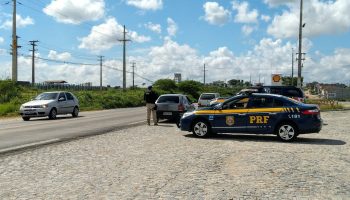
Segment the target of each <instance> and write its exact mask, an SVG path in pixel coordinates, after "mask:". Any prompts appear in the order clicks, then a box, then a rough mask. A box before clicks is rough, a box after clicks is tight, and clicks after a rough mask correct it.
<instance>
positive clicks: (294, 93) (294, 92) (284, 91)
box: [239, 86, 305, 102]
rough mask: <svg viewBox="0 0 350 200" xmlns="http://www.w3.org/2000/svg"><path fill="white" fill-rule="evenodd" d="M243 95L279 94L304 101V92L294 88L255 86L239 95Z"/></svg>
mask: <svg viewBox="0 0 350 200" xmlns="http://www.w3.org/2000/svg"><path fill="white" fill-rule="evenodd" d="M244 93H269V94H279V95H283V96H286V97H290V98H292V99H295V100H298V101H300V102H304V101H305V95H304V92H303V91H302V90H301V89H300V88H297V87H295V86H255V87H250V88H248V89H243V90H241V91H240V92H239V94H244Z"/></svg>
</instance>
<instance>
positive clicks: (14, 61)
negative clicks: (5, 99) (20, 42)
mask: <svg viewBox="0 0 350 200" xmlns="http://www.w3.org/2000/svg"><path fill="white" fill-rule="evenodd" d="M12 2H13V13H12V81H13V82H17V77H18V74H17V72H18V70H17V69H18V68H17V48H18V47H17V33H16V4H17V2H16V0H12Z"/></svg>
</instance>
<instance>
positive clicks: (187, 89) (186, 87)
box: [178, 80, 203, 99]
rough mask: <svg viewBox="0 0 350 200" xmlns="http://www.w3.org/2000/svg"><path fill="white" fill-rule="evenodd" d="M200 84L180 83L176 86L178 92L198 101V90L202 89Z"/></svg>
mask: <svg viewBox="0 0 350 200" xmlns="http://www.w3.org/2000/svg"><path fill="white" fill-rule="evenodd" d="M202 85H203V84H202V83H200V82H198V81H191V80H190V81H182V82H180V83H179V84H178V87H179V90H181V91H182V92H184V93H185V94H188V95H191V96H192V97H193V98H195V99H198V98H199V95H200V90H201V88H202Z"/></svg>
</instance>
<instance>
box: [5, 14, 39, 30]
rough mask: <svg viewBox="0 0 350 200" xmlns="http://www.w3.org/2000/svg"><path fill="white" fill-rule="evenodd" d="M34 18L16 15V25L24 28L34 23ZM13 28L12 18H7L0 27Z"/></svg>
mask: <svg viewBox="0 0 350 200" xmlns="http://www.w3.org/2000/svg"><path fill="white" fill-rule="evenodd" d="M33 24H34V20H33V19H32V18H31V17H29V16H27V17H25V18H22V16H21V15H19V14H17V15H16V26H17V28H24V27H26V26H28V25H33ZM11 28H12V19H8V20H6V21H5V22H4V23H3V24H1V26H0V29H11Z"/></svg>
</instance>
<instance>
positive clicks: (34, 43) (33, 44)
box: [29, 40, 39, 85]
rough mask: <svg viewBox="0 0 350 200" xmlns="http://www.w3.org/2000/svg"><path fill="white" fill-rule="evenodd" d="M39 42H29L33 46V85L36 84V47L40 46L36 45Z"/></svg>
mask: <svg viewBox="0 0 350 200" xmlns="http://www.w3.org/2000/svg"><path fill="white" fill-rule="evenodd" d="M37 42H39V41H38V40H32V41H29V43H30V45H32V50H30V51H31V52H32V85H34V84H35V51H36V49H35V47H36V46H38V45H37V44H36V43H37Z"/></svg>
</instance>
